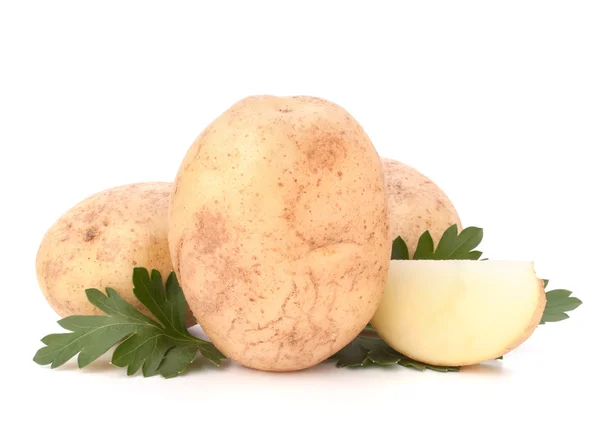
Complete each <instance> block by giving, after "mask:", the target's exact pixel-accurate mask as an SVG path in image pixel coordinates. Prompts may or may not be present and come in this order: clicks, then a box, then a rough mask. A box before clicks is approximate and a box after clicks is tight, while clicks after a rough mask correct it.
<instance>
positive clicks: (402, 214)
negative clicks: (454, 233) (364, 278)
mask: <svg viewBox="0 0 600 429" xmlns="http://www.w3.org/2000/svg"><path fill="white" fill-rule="evenodd" d="M381 161H382V165H383V171H384V175H385V184H386V188H387V193H388V195H389V210H390V231H389V233H390V240H391V241H394V240H395V239H396V238H397V237H398V236H401V237H402V238H403V239H404V241H405V242H406V244H407V246H408V251H409V254H410V255H411V256H412V255H413V254H414V252H415V250H416V248H417V244H418V242H419V237H420V236H421V234H423V233H424V232H425V231H427V230H429V232H430V233H431V236H432V238H433V241H434V243H436V244H437V243H438V241H439V240H440V238H441V237H442V234H443V233H444V231H446V229H448V227H450V226H452V225H454V224H457V225H458V230H459V232H460V231H461V230H462V224H461V222H460V218H459V216H458V213H457V212H456V209H455V208H454V206H453V205H452V202H451V201H450V199H449V198H448V197H447V196H446V194H445V193H444V191H442V189H441V188H440V187H439V186H438V185H436V184H435V183H433V182H432V181H431V180H430V179H429V178H428V177H426V176H424V175H423V174H421V173H420V172H419V171H417V170H416V169H415V168H413V167H410V166H408V165H406V164H403V163H401V162H399V161H396V160H393V159H389V158H381Z"/></svg>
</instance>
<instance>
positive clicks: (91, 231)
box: [83, 226, 100, 242]
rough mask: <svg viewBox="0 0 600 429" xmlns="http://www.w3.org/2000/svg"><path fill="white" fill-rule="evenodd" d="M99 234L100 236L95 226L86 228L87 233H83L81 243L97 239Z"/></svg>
mask: <svg viewBox="0 0 600 429" xmlns="http://www.w3.org/2000/svg"><path fill="white" fill-rule="evenodd" d="M99 234H100V232H99V231H98V228H96V227H95V226H92V227H90V228H88V229H87V231H86V232H85V235H84V237H83V241H85V242H88V241H92V240H93V239H94V238H96V237H98V235H99Z"/></svg>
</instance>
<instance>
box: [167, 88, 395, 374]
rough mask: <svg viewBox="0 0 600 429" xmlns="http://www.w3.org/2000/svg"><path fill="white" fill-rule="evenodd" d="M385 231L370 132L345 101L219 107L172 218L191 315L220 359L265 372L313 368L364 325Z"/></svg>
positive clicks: (384, 252)
mask: <svg viewBox="0 0 600 429" xmlns="http://www.w3.org/2000/svg"><path fill="white" fill-rule="evenodd" d="M388 228H389V224H388V211H387V196H386V194H385V187H384V181H383V173H382V170H381V162H380V159H379V157H378V155H377V152H376V151H375V149H374V147H373V145H372V144H371V141H370V140H369V138H368V136H367V135H366V134H365V132H364V130H363V129H362V128H361V127H360V125H359V124H358V123H357V122H356V121H355V120H354V119H353V118H352V117H351V116H350V115H349V114H348V112H346V111H345V110H344V109H342V108H341V107H340V106H338V105H336V104H334V103H331V102H329V101H326V100H323V99H319V98H314V97H304V96H299V97H274V96H254V97H248V98H245V99H243V100H241V101H239V102H238V103H236V104H234V105H233V106H232V107H231V108H229V109H228V110H227V111H225V112H224V113H223V114H222V115H221V116H220V117H218V118H217V119H216V120H215V121H214V122H213V123H212V124H210V125H209V126H208V127H207V128H206V129H205V130H204V131H203V132H202V134H201V135H200V136H199V137H198V138H197V139H196V141H195V142H194V144H193V145H192V146H191V148H190V149H189V151H188V153H187V155H186V157H185V158H184V160H183V162H182V165H181V167H180V170H179V173H178V175H177V178H176V181H175V189H174V191H173V194H172V198H171V204H170V211H169V244H170V248H171V256H172V259H173V263H174V267H175V270H176V272H177V273H178V275H179V278H180V280H181V284H182V287H183V290H184V293H185V295H186V298H187V299H188V303H189V305H190V308H191V309H192V311H193V313H194V315H195V316H196V319H197V320H198V321H199V323H200V325H201V326H202V328H203V329H204V331H205V333H206V334H207V335H208V337H209V338H210V339H211V340H212V341H213V342H214V344H215V345H216V347H217V348H218V349H219V350H221V352H223V353H224V354H225V355H226V356H228V357H229V358H231V359H233V360H234V361H236V362H238V363H240V364H242V365H244V366H247V367H250V368H255V369H259V370H268V371H293V370H301V369H304V368H308V367H310V366H312V365H315V364H317V363H319V362H321V361H323V360H325V359H327V358H328V357H330V356H331V355H333V354H334V353H336V352H337V351H339V350H340V349H341V348H342V347H343V346H345V345H346V344H347V343H349V342H350V341H351V340H352V339H353V338H354V337H355V336H356V335H357V334H358V333H359V332H360V331H361V329H363V327H364V326H365V325H366V324H367V323H368V322H369V320H370V318H371V316H372V315H373V314H374V312H375V310H376V308H377V305H378V303H379V300H380V298H381V296H382V294H383V289H384V286H385V280H386V276H387V270H388V266H389V259H390V252H391V246H390V242H389V240H388Z"/></svg>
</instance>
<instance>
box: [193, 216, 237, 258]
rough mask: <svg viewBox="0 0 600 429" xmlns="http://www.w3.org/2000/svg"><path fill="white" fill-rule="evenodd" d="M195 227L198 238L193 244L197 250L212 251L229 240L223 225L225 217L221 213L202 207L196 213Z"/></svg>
mask: <svg viewBox="0 0 600 429" xmlns="http://www.w3.org/2000/svg"><path fill="white" fill-rule="evenodd" d="M195 225H196V229H195V235H196V236H197V237H198V240H197V241H195V244H197V245H198V249H195V250H197V252H198V253H199V254H203V253H214V251H215V250H216V249H218V248H219V247H221V246H222V245H223V244H225V243H227V241H229V232H228V231H227V228H226V226H225V218H224V217H223V215H222V214H220V213H217V214H214V213H212V212H211V211H210V210H208V209H206V208H204V209H201V210H200V211H198V213H196V224H195Z"/></svg>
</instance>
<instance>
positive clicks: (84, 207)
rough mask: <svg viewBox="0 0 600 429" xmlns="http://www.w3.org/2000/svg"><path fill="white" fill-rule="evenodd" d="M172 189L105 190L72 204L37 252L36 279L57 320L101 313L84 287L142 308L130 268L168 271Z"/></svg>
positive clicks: (169, 186)
mask: <svg viewBox="0 0 600 429" xmlns="http://www.w3.org/2000/svg"><path fill="white" fill-rule="evenodd" d="M171 190H172V184H171V183H163V182H149V183H137V184H131V185H125V186H120V187H116V188H112V189H108V190H105V191H102V192H99V193H97V194H95V195H92V196H90V197H88V198H86V199H85V200H83V201H81V202H80V203H78V204H77V205H75V206H74V207H73V208H71V209H70V210H69V211H68V212H67V213H65V214H64V215H63V216H62V217H61V218H60V219H58V221H57V222H56V223H55V224H54V225H53V226H52V227H51V228H50V229H49V230H48V232H47V233H46V234H45V236H44V238H43V240H42V242H41V245H40V248H39V250H38V255H37V261H36V271H37V278H38V283H39V285H40V288H41V290H42V292H43V293H44V295H45V297H46V299H47V301H48V303H49V304H50V306H51V307H52V308H53V309H54V310H55V311H56V312H57V313H58V314H59V315H60V316H61V317H66V316H70V315H73V314H81V315H102V314H104V313H102V312H101V311H100V310H99V309H97V308H96V307H94V306H93V305H92V304H91V303H89V301H88V300H87V298H86V295H85V289H87V288H98V289H100V290H102V291H104V289H105V288H106V287H112V288H113V289H115V290H116V291H117V292H118V293H119V294H120V295H121V296H122V297H123V298H124V299H125V300H127V301H128V302H129V303H131V304H132V305H133V306H134V307H136V308H137V309H138V310H142V309H143V306H142V304H141V303H140V302H139V301H138V300H137V299H136V298H135V296H134V294H133V284H132V280H131V277H132V273H133V268H134V267H136V266H139V267H145V268H147V269H149V270H150V269H157V270H159V271H160V272H161V274H162V275H163V279H166V276H168V275H169V273H170V272H171V271H172V269H173V268H172V264H171V257H170V254H169V246H168V242H167V225H168V206H169V197H170V194H171ZM142 311H143V312H144V313H145V314H147V315H149V313H148V312H147V311H146V310H145V309H144V310H142ZM190 316H191V314H190ZM192 322H193V320H192V319H190V318H188V324H189V325H191V324H193V323H192Z"/></svg>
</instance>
